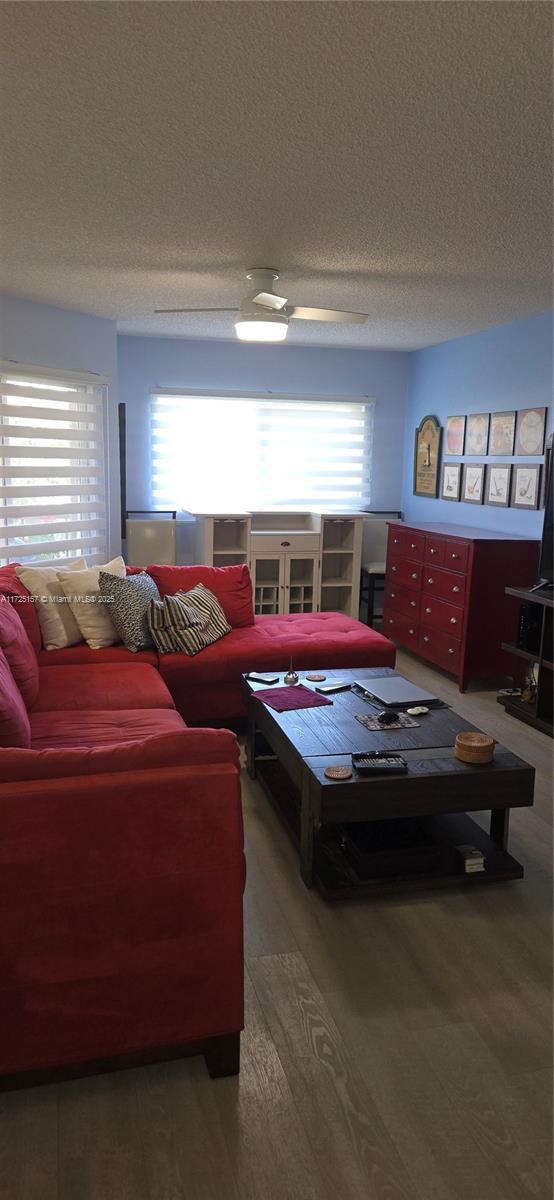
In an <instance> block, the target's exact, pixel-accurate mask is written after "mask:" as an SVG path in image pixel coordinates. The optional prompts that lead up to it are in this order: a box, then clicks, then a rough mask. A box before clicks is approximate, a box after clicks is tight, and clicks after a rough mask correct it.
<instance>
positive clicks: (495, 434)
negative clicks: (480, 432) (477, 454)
mask: <svg viewBox="0 0 554 1200" xmlns="http://www.w3.org/2000/svg"><path fill="white" fill-rule="evenodd" d="M515 435H516V411H515V409H512V410H511V411H509V412H493V413H491V426H490V434H489V454H491V455H503V454H513V452H514V440H515Z"/></svg>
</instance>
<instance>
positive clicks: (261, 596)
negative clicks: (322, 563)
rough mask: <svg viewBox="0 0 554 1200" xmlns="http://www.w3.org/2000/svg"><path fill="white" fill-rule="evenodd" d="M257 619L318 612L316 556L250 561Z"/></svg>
mask: <svg viewBox="0 0 554 1200" xmlns="http://www.w3.org/2000/svg"><path fill="white" fill-rule="evenodd" d="M250 569H251V574H252V583H253V587H254V612H255V613H256V616H263V615H264V614H266V615H270V614H275V613H281V614H285V613H309V612H315V611H316V610H317V602H318V575H319V558H318V556H317V555H316V554H307V555H306V554H298V553H296V552H292V553H289V552H288V551H287V550H281V551H280V552H279V553H276V554H255V555H254V557H253V558H252V561H251V568H250Z"/></svg>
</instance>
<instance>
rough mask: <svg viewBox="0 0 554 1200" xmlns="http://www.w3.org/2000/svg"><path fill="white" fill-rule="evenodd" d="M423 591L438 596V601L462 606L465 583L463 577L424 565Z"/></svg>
mask: <svg viewBox="0 0 554 1200" xmlns="http://www.w3.org/2000/svg"><path fill="white" fill-rule="evenodd" d="M423 591H424V592H430V593H431V594H432V595H434V596H438V598H439V600H450V602H451V603H452V604H459V605H463V603H464V600H465V591H466V581H465V578H464V576H463V575H455V574H454V571H445V570H443V569H442V568H441V567H428V566H427V564H426V565H425V567H424V570H423Z"/></svg>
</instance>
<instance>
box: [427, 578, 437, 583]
mask: <svg viewBox="0 0 554 1200" xmlns="http://www.w3.org/2000/svg"><path fill="white" fill-rule="evenodd" d="M434 582H435V580H434V579H428V580H427V583H434Z"/></svg>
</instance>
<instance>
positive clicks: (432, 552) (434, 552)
mask: <svg viewBox="0 0 554 1200" xmlns="http://www.w3.org/2000/svg"><path fill="white" fill-rule="evenodd" d="M436 553H437V551H436V550H435V547H434V546H432V547H431V554H436Z"/></svg>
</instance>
